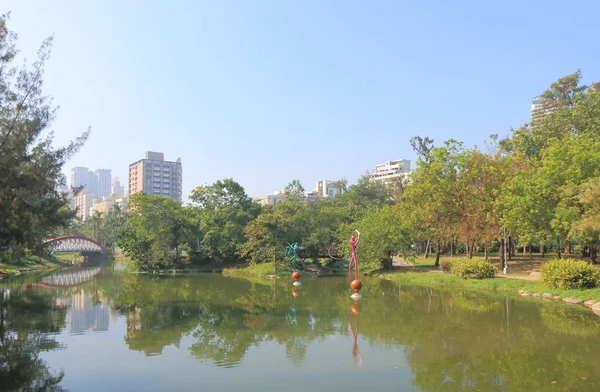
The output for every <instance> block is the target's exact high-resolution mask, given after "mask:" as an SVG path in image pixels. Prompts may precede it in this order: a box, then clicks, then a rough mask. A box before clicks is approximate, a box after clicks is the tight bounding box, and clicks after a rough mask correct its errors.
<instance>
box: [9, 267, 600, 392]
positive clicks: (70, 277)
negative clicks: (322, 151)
mask: <svg viewBox="0 0 600 392" xmlns="http://www.w3.org/2000/svg"><path fill="white" fill-rule="evenodd" d="M302 280H303V286H302V287H300V288H299V289H294V288H293V286H292V285H291V279H290V280H285V279H282V280H278V281H250V280H245V279H238V278H228V277H223V276H221V275H217V274H205V275H204V274H202V275H188V276H173V277H152V276H144V275H136V274H126V273H123V272H118V271H115V270H112V269H108V268H107V269H100V268H96V269H73V270H66V271H60V272H59V273H58V274H54V275H51V276H46V277H44V278H40V279H35V280H29V281H27V282H25V281H21V282H19V281H13V282H4V284H3V286H0V316H1V319H0V337H1V338H2V341H1V344H0V390H1V391H11V390H29V389H31V388H34V387H40V386H41V387H42V390H53V388H54V390H61V388H64V389H68V390H71V391H131V390H139V391H196V390H205V391H234V390H239V391H282V390H285V391H337V390H340V391H344V392H347V391H368V390H377V391H392V390H393V391H398V390H401V391H541V390H560V391H597V390H600V339H599V338H600V318H599V317H598V316H596V315H594V314H593V313H592V312H591V311H589V310H588V309H585V308H583V307H571V306H568V305H565V304H562V303H554V302H541V301H535V300H532V299H522V298H520V297H515V296H508V297H506V296H503V295H493V294H489V295H488V294H479V293H473V292H467V291H462V290H443V289H442V290H440V289H432V288H427V287H419V286H404V285H397V284H395V283H393V282H389V281H384V280H379V279H376V278H371V279H367V278H365V279H364V280H363V284H364V288H363V290H362V292H363V294H364V298H363V299H362V300H361V301H360V302H359V303H355V302H354V301H353V300H352V299H351V298H350V294H351V292H350V290H349V288H348V280H347V279H346V278H343V277H334V278H317V279H315V278H303V279H302ZM61 372H62V374H61ZM61 377H62V378H61ZM52 385H54V386H52Z"/></svg>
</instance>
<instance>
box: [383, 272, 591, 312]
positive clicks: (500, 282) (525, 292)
mask: <svg viewBox="0 0 600 392" xmlns="http://www.w3.org/2000/svg"><path fill="white" fill-rule="evenodd" d="M375 276H378V277H380V278H383V279H388V280H392V281H394V282H396V283H408V284H418V285H427V286H430V285H432V286H453V287H464V288H471V289H473V290H484V291H501V292H508V293H514V294H520V295H522V296H530V297H534V298H545V299H554V300H563V301H565V302H568V303H573V304H575V303H582V304H583V303H584V302H585V301H588V300H592V301H594V302H600V288H595V289H587V290H568V289H553V288H550V287H548V286H546V285H544V284H543V283H542V282H540V281H539V280H526V279H506V278H501V277H496V278H494V279H461V278H458V277H456V276H454V275H450V274H443V273H439V272H430V271H424V272H415V271H406V272H404V271H398V270H396V271H389V272H382V273H379V274H376V275H375ZM587 305H588V306H590V307H591V302H588V303H587Z"/></svg>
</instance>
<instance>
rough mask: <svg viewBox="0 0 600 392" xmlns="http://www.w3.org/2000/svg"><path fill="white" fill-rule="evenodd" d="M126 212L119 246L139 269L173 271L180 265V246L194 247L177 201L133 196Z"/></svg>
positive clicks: (189, 228)
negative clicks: (125, 220)
mask: <svg viewBox="0 0 600 392" xmlns="http://www.w3.org/2000/svg"><path fill="white" fill-rule="evenodd" d="M129 209H130V211H131V212H130V214H129V219H128V220H127V223H126V224H125V225H124V226H123V227H122V228H121V229H120V230H119V235H118V237H119V239H118V245H119V246H120V247H121V248H122V249H123V250H124V252H125V254H127V255H128V256H129V257H131V259H132V260H134V261H135V262H136V263H137V266H138V267H139V268H140V269H146V270H147V269H160V268H169V267H172V266H173V265H175V264H176V263H178V262H179V261H180V257H181V250H182V247H183V244H186V243H189V244H190V246H191V247H194V238H193V227H192V225H191V223H190V218H189V216H188V215H187V214H186V211H185V210H184V209H183V208H182V207H181V204H180V203H179V202H178V201H175V200H172V199H169V198H165V197H160V196H148V195H146V194H144V193H136V194H134V195H132V197H131V200H130V201H129Z"/></svg>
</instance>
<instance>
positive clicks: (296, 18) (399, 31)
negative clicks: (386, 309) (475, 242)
mask: <svg viewBox="0 0 600 392" xmlns="http://www.w3.org/2000/svg"><path fill="white" fill-rule="evenodd" d="M142 4H143V6H141V5H142ZM5 8H6V10H10V11H12V14H11V26H12V27H13V28H14V29H15V31H17V32H18V33H19V48H20V50H21V52H20V58H22V57H28V58H32V57H33V56H34V54H35V53H36V51H37V49H38V47H39V44H40V42H41V41H42V40H43V39H44V38H46V37H47V36H49V35H50V34H52V33H54V37H55V40H54V47H53V53H52V57H51V58H50V60H49V62H48V66H47V69H46V72H45V74H44V80H45V84H44V92H45V93H47V94H49V95H51V96H52V97H54V101H55V102H56V104H60V111H59V112H58V115H57V118H56V121H55V123H54V124H53V129H54V130H55V134H56V141H55V144H56V145H66V144H67V143H68V141H70V140H73V139H74V138H75V137H77V136H78V135H80V134H81V133H83V131H84V130H85V129H87V127H88V126H91V128H92V132H91V136H90V138H89V140H88V141H87V142H86V144H85V145H84V147H83V148H82V150H81V151H80V152H79V153H77V154H76V155H75V156H74V157H73V158H72V159H71V160H70V161H69V162H68V163H67V166H68V167H74V166H90V167H102V166H103V165H105V164H109V165H110V167H112V168H113V175H115V176H119V177H120V178H121V179H125V178H127V175H128V173H127V171H126V170H127V165H129V164H130V163H131V162H133V161H134V160H135V158H136V157H137V156H139V154H140V153H143V152H144V151H162V152H164V153H165V155H166V156H170V157H172V156H175V157H178V156H179V157H181V158H182V160H183V161H184V162H185V164H186V178H185V181H184V186H183V196H184V198H187V197H188V196H189V194H190V191H191V190H192V189H193V187H195V186H197V185H202V184H206V183H207V184H211V183H213V182H214V181H216V180H218V179H222V178H227V177H231V178H234V179H236V181H238V182H239V183H240V184H242V185H243V186H244V188H245V189H246V190H247V192H248V194H250V195H260V194H264V193H268V192H270V191H271V190H274V189H278V188H280V187H281V186H282V184H286V183H287V182H289V181H290V180H291V179H292V178H297V179H299V180H300V181H301V182H302V183H303V184H313V183H314V182H315V181H317V180H319V179H321V178H329V179H338V178H344V177H345V178H347V179H348V181H349V182H350V183H353V182H355V181H356V179H357V178H358V176H360V175H361V174H363V173H364V172H365V171H366V170H369V169H370V168H371V167H372V165H373V164H374V163H376V162H382V161H386V160H388V159H396V158H397V157H404V158H406V159H410V160H412V161H413V162H416V154H415V153H414V152H413V151H412V149H411V147H410V143H409V140H410V138H411V137H412V136H416V135H419V136H423V137H425V136H428V137H430V138H432V139H434V140H435V142H436V144H437V145H441V144H442V142H443V141H444V140H447V139H450V138H452V137H454V136H455V135H461V140H462V141H463V142H464V143H465V146H467V147H470V146H474V145H479V146H482V145H483V142H484V141H485V140H486V139H487V137H488V135H490V134H499V136H500V137H503V136H505V135H507V134H508V133H509V130H510V128H511V127H514V128H517V127H519V126H521V125H522V124H524V123H526V122H528V121H529V116H530V113H529V110H528V109H529V107H530V105H531V99H532V97H534V96H536V95H538V94H541V93H543V91H544V90H545V89H546V88H547V87H548V86H549V85H550V84H551V83H552V82H553V81H555V80H557V79H558V78H560V77H562V76H564V75H567V74H570V73H573V72H575V71H576V70H577V69H581V70H582V72H583V80H582V82H583V83H584V84H585V83H589V82H591V81H595V80H599V79H600V69H598V67H597V64H598V62H599V61H600V58H599V55H598V54H597V52H596V51H593V50H590V48H593V47H595V41H594V39H593V37H595V27H594V26H595V24H596V21H595V19H594V17H593V16H594V15H596V14H597V13H598V11H600V4H594V3H591V4H589V7H588V9H587V12H585V13H583V14H582V15H580V16H579V18H578V19H577V20H565V19H564V6H563V5H562V4H560V3H558V2H548V1H544V2H541V1H533V2H529V3H527V4H526V5H525V6H524V5H523V4H522V2H517V1H516V0H511V1H507V2H503V3H502V4H492V3H490V4H488V3H476V4H474V5H473V6H468V7H455V6H454V5H451V4H449V3H444V2H436V3H435V4H427V3H413V4H408V3H407V4H404V3H396V2H382V3H378V4H369V5H366V4H344V6H341V5H340V4H336V3H327V4H321V3H319V4H317V3H311V4H292V3H277V4H273V3H268V2H262V1H257V2H252V3H246V4H237V5H236V6H235V7H231V6H229V5H228V4H227V3H212V4H211V3H204V4H200V3H188V4H180V5H178V6H176V7H170V6H167V5H166V4H163V5H161V4H156V3H153V4H146V3H140V2H135V1H131V2H116V1H106V2H97V3H89V2H77V1H65V2H61V6H60V7H55V6H54V5H52V4H51V3H47V4H46V3H39V2H33V1H26V0H8V2H6V3H5ZM539 9H544V15H543V17H542V16H541V14H540V13H539ZM81 15H85V17H84V18H82V17H81ZM115 15H116V16H115ZM107 20H110V28H109V29H107V28H106V21H107ZM156 20H161V23H160V24H157V23H156ZM508 22H511V23H508ZM558 25H560V26H561V29H556V28H555V26H558ZM356 26H361V27H360V28H356ZM564 30H568V31H569V32H570V33H571V34H572V35H576V36H577V37H578V39H576V40H574V39H571V38H570V36H569V35H565V34H563V33H562V31H564ZM98 31H105V32H106V34H98ZM537 31H544V32H545V38H544V40H541V41H539V42H536V44H535V50H531V41H530V39H528V37H530V36H531V33H532V32H537ZM561 47H565V48H568V53H567V54H565V53H563V52H561V51H559V50H557V48H561ZM89 48H96V50H89ZM75 53H87V55H86V56H74V54H75ZM159 53H160V55H159ZM88 92H93V93H92V94H88ZM480 96H484V97H485V98H484V99H481V98H478V97H480ZM107 156H108V157H110V160H109V162H107V159H106V157H107ZM310 157H314V159H309V158H310ZM325 163H326V164H325Z"/></svg>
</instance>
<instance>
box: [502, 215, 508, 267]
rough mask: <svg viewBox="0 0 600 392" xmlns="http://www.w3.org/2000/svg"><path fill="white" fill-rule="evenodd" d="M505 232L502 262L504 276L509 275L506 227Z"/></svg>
mask: <svg viewBox="0 0 600 392" xmlns="http://www.w3.org/2000/svg"><path fill="white" fill-rule="evenodd" d="M503 230H504V252H503V253H504V260H502V261H503V262H504V268H503V269H502V272H503V273H504V275H506V274H508V257H507V256H508V255H507V253H506V245H507V244H506V226H504V228H503Z"/></svg>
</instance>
